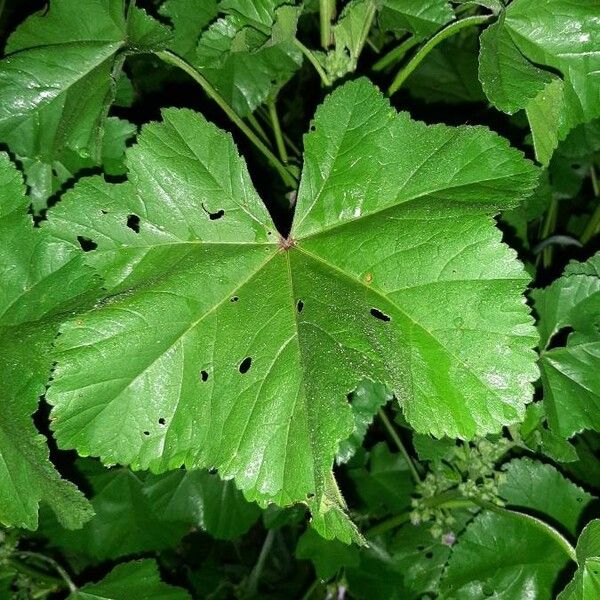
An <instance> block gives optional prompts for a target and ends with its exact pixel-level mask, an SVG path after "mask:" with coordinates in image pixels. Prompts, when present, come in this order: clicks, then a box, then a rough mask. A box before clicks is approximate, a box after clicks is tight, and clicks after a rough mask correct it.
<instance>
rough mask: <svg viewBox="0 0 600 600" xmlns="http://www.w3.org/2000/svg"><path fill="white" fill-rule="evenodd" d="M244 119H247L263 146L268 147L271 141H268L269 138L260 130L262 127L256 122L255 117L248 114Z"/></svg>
mask: <svg viewBox="0 0 600 600" xmlns="http://www.w3.org/2000/svg"><path fill="white" fill-rule="evenodd" d="M246 118H247V119H248V123H250V125H251V126H252V127H253V128H254V131H256V133H257V134H258V135H260V137H261V138H262V141H263V142H264V143H265V144H269V145H270V144H271V140H269V136H268V135H267V133H266V131H265V130H264V129H263V128H262V125H261V124H260V123H259V122H258V120H257V119H256V117H255V116H254V115H253V114H252V113H250V114H249V115H248V116H247V117H246Z"/></svg>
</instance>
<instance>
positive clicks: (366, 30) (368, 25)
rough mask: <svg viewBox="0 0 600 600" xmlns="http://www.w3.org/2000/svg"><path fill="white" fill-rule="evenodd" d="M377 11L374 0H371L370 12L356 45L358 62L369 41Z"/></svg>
mask: <svg viewBox="0 0 600 600" xmlns="http://www.w3.org/2000/svg"><path fill="white" fill-rule="evenodd" d="M376 12H377V7H376V5H375V3H374V2H371V3H370V4H369V13H368V14H367V18H366V19H365V20H364V22H363V26H362V29H361V32H360V38H359V42H358V45H357V47H356V62H358V58H359V56H360V55H361V53H362V51H363V48H364V47H365V42H366V41H367V36H368V35H369V31H370V30H371V25H372V24H373V19H374V18H375V13H376Z"/></svg>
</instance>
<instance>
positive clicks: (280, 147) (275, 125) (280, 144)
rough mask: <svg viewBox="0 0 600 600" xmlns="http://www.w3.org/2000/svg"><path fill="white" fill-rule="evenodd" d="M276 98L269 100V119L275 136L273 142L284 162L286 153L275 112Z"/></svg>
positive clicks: (286, 160)
mask: <svg viewBox="0 0 600 600" xmlns="http://www.w3.org/2000/svg"><path fill="white" fill-rule="evenodd" d="M276 102H277V99H276V98H275V99H273V100H272V101H271V102H269V117H270V119H271V126H272V128H273V135H274V136H275V144H276V145H277V151H278V152H279V158H281V161H282V162H283V163H284V164H287V162H288V154H287V150H286V149H285V143H284V142H283V135H282V133H281V124H280V123H279V115H278V114H277V104H276Z"/></svg>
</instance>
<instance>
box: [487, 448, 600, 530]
mask: <svg viewBox="0 0 600 600" xmlns="http://www.w3.org/2000/svg"><path fill="white" fill-rule="evenodd" d="M505 475H506V477H505V478H503V479H502V480H501V483H500V485H499V491H500V495H501V496H502V497H503V498H504V499H505V500H506V501H507V503H508V504H509V505H510V506H511V507H515V508H519V509H528V510H529V511H533V512H534V514H542V515H544V516H545V517H546V520H550V522H554V523H555V524H558V525H559V526H560V529H562V530H563V531H565V532H566V533H570V534H571V535H572V536H576V535H577V532H578V531H579V526H580V522H581V518H582V516H583V514H584V513H585V511H586V510H587V508H588V507H589V505H590V503H591V502H592V501H593V500H594V499H595V498H594V496H592V495H591V494H588V493H587V492H585V491H584V490H582V489H581V488H580V487H578V486H577V485H575V484H574V483H572V482H571V481H569V480H568V479H566V478H565V477H563V476H562V475H561V474H560V472H559V471H558V470H557V469H555V468H554V467H553V466H551V465H545V464H543V463H541V462H539V461H536V460H531V459H529V458H520V459H515V460H512V461H511V462H510V463H508V464H507V465H506V468H505Z"/></svg>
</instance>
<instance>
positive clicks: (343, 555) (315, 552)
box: [296, 527, 359, 580]
mask: <svg viewBox="0 0 600 600" xmlns="http://www.w3.org/2000/svg"><path fill="white" fill-rule="evenodd" d="M296 558H300V559H304V560H310V561H312V563H313V565H314V567H315V571H316V572H317V577H319V578H320V579H324V580H326V579H330V578H331V577H333V576H334V575H335V574H336V573H338V572H339V571H340V569H342V568H344V567H353V566H356V565H358V560H359V559H358V547H357V546H355V545H348V544H343V543H342V542H338V541H337V540H331V541H329V540H325V539H323V538H322V537H321V536H320V535H319V534H318V533H317V532H316V531H315V530H314V529H312V528H311V527H309V528H308V529H307V530H306V531H305V532H304V533H303V534H302V535H301V536H300V538H299V539H298V545H297V546H296Z"/></svg>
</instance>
